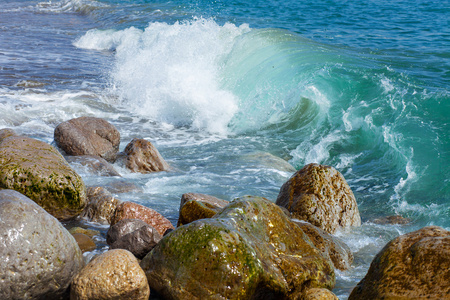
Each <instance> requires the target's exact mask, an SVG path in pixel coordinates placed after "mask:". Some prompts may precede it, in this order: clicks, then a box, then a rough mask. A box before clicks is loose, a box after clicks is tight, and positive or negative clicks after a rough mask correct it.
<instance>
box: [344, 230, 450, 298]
mask: <svg viewBox="0 0 450 300" xmlns="http://www.w3.org/2000/svg"><path fill="white" fill-rule="evenodd" d="M449 278H450V231H447V230H445V229H443V228H440V227H437V226H430V227H424V228H422V229H420V230H417V231H414V232H410V233H408V234H404V235H401V236H399V237H397V238H395V239H393V240H392V241H390V242H389V243H388V244H387V245H386V246H385V247H384V248H383V249H382V250H381V251H380V252H379V253H378V254H377V255H376V256H375V258H374V259H373V261H372V263H371V265H370V268H369V271H368V272H367V275H366V276H365V277H364V278H363V279H362V280H361V281H360V282H359V283H358V285H357V286H356V287H355V288H354V289H353V291H352V293H351V294H350V297H349V299H350V300H355V299H448V298H449V295H450V284H449Z"/></svg>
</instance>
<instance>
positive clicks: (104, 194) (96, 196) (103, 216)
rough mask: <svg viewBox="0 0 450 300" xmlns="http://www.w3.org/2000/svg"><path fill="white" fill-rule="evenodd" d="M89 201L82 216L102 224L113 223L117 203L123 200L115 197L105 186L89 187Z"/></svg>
mask: <svg viewBox="0 0 450 300" xmlns="http://www.w3.org/2000/svg"><path fill="white" fill-rule="evenodd" d="M87 198H88V203H87V205H86V208H85V209H84V211H83V212H82V213H81V215H80V217H81V218H83V219H85V220H87V221H90V222H96V223H100V224H104V225H107V224H111V219H112V217H113V215H114V211H115V210H116V207H117V205H119V203H121V201H120V200H119V199H117V198H115V197H114V196H113V195H112V194H111V193H110V192H108V191H107V190H106V189H105V188H103V187H99V186H97V187H89V188H88V189H87Z"/></svg>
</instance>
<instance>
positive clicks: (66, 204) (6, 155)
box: [0, 136, 86, 220]
mask: <svg viewBox="0 0 450 300" xmlns="http://www.w3.org/2000/svg"><path fill="white" fill-rule="evenodd" d="M0 187H3V188H7V189H13V190H16V191H18V192H20V193H22V194H24V195H26V196H27V197H29V198H30V199H32V200H33V201H35V202H36V203H37V204H39V205H40V206H41V207H43V208H44V209H45V210H46V211H47V212H49V213H50V214H51V215H53V216H54V217H56V218H57V219H59V220H66V219H71V218H73V217H76V216H77V215H78V214H80V213H81V211H82V210H83V208H84V207H85V205H86V190H85V186H84V183H83V181H82V179H81V177H80V176H79V175H78V174H77V173H76V172H75V171H74V170H73V169H72V168H71V167H70V166H69V164H68V163H67V162H66V160H65V159H64V157H63V156H62V155H61V154H60V153H59V152H58V151H57V150H56V149H55V148H53V147H52V146H51V145H49V144H47V143H44V142H42V141H39V140H36V139H32V138H28V137H23V136H11V137H7V138H5V139H3V140H2V141H1V143H0Z"/></svg>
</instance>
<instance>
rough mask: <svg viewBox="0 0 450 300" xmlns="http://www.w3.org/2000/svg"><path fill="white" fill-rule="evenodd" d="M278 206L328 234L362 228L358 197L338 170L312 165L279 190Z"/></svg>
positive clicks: (303, 169)
mask: <svg viewBox="0 0 450 300" xmlns="http://www.w3.org/2000/svg"><path fill="white" fill-rule="evenodd" d="M276 204H278V205H280V206H283V207H285V208H287V209H288V210H289V211H290V212H291V214H292V217H293V218H296V219H300V220H304V221H308V222H309V223H311V224H313V225H314V226H317V227H320V228H322V229H323V230H325V231H326V232H328V233H334V232H336V230H337V229H339V228H345V227H349V226H360V225H361V217H360V216H359V210H358V206H357V204H356V199H355V196H354V195H353V192H352V190H351V189H350V187H349V186H348V184H347V182H346V181H345V179H344V177H343V176H342V174H341V173H339V172H338V171H337V170H336V169H335V168H333V167H330V166H323V165H318V164H309V165H306V166H305V167H304V168H302V169H301V170H300V171H298V172H296V173H295V174H294V175H293V176H292V177H291V178H290V179H289V180H288V181H287V182H286V183H285V184H283V186H282V187H281V189H280V193H279V194H278V198H277V201H276Z"/></svg>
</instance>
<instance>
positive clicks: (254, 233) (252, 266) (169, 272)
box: [141, 197, 335, 299]
mask: <svg viewBox="0 0 450 300" xmlns="http://www.w3.org/2000/svg"><path fill="white" fill-rule="evenodd" d="M141 266H142V268H143V269H144V271H145V273H146V275H147V278H148V281H149V284H150V286H151V288H152V289H154V290H156V291H157V292H158V293H160V294H161V295H162V296H163V297H165V298H167V299H300V297H301V295H302V293H303V292H304V290H305V289H306V288H314V287H323V288H327V289H332V288H333V287H334V284H335V275H334V268H333V265H332V263H331V261H330V260H329V259H327V258H325V257H324V256H323V255H322V253H321V252H320V250H318V249H317V248H316V247H315V246H314V245H313V244H312V242H311V240H310V239H309V238H308V236H307V235H306V234H305V233H304V232H303V231H302V230H301V229H300V227H299V226H297V225H296V224H295V223H293V222H291V220H290V219H289V218H288V217H287V216H286V215H285V214H284V213H283V212H282V210H281V209H280V208H279V207H278V206H276V205H275V204H274V203H272V202H270V201H269V200H267V199H264V198H261V197H243V198H240V199H236V200H234V201H233V202H232V203H231V204H229V205H228V206H227V207H225V208H224V209H223V210H222V211H221V212H220V213H219V214H217V215H215V216H214V217H213V218H210V219H201V220H197V221H195V222H192V223H189V224H187V225H184V226H181V227H178V228H177V229H176V230H174V231H172V232H171V233H169V234H168V235H167V236H165V237H164V238H163V239H162V240H161V241H160V242H159V244H158V245H156V246H155V248H153V250H152V251H151V252H150V253H149V254H148V255H147V256H146V257H144V259H143V260H142V262H141Z"/></svg>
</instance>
